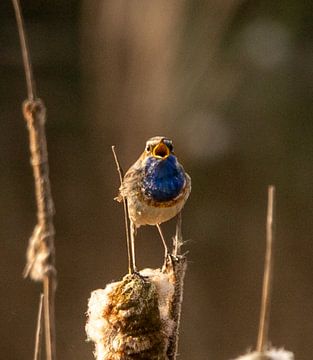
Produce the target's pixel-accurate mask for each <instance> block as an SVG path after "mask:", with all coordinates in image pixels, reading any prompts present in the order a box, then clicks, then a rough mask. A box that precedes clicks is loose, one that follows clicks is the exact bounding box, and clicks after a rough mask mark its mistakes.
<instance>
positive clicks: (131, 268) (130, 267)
mask: <svg viewBox="0 0 313 360" xmlns="http://www.w3.org/2000/svg"><path fill="white" fill-rule="evenodd" d="M112 153H113V156H114V161H115V164H116V169H117V172H118V175H119V179H120V185H122V182H123V170H122V168H121V165H120V162H119V161H118V157H117V154H116V151H115V146H114V145H113V146H112ZM122 201H123V209H124V221H125V232H126V244H127V257H128V273H129V274H133V273H134V272H135V264H134V258H133V256H132V254H131V244H130V235H129V226H128V207H127V199H126V198H125V197H123V198H122Z"/></svg>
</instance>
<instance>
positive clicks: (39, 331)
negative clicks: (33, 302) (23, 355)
mask: <svg viewBox="0 0 313 360" xmlns="http://www.w3.org/2000/svg"><path fill="white" fill-rule="evenodd" d="M43 298H44V296H43V294H40V299H39V307H38V318H37V328H36V338H35V351H34V360H39V359H40V355H41V336H42V304H43Z"/></svg>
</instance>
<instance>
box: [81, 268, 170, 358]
mask: <svg viewBox="0 0 313 360" xmlns="http://www.w3.org/2000/svg"><path fill="white" fill-rule="evenodd" d="M173 294H174V286H173V284H171V283H170V282H169V278H168V275H167V274H164V273H162V272H161V271H160V270H159V269H157V270H150V269H147V270H144V271H143V272H142V273H141V274H140V275H138V274H132V275H126V276H125V277H124V278H123V280H122V281H120V282H115V283H111V284H109V285H107V286H106V288H105V289H99V290H96V291H94V292H92V294H91V298H90V299H89V304H88V321H87V325H86V332H87V336H88V339H89V340H92V341H93V342H94V343H95V357H96V359H97V360H131V359H138V360H139V359H151V360H167V355H166V351H167V347H168V341H169V337H170V336H171V335H172V330H173V321H172V320H171V319H170V318H169V303H170V301H171V298H172V296H173Z"/></svg>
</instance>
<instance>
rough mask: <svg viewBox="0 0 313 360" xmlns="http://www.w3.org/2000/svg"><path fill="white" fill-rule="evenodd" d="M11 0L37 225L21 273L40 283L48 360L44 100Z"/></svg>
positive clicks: (51, 341)
mask: <svg viewBox="0 0 313 360" xmlns="http://www.w3.org/2000/svg"><path fill="white" fill-rule="evenodd" d="M12 3H13V7H14V10H15V15H16V22H17V27H18V32H19V37H20V44H21V50H22V56H23V62H24V69H25V76H26V84H27V93H28V99H27V100H26V101H25V102H24V103H23V115H24V118H25V120H26V123H27V128H28V132H29V147H30V152H31V165H32V168H33V175H34V182H35V192H36V202H37V225H36V226H35V229H34V231H33V234H32V236H31V238H30V240H29V245H28V249H27V264H26V268H25V271H24V275H25V276H28V275H29V276H30V278H31V279H33V280H35V281H41V282H42V283H43V293H44V305H43V307H44V321H45V339H46V358H47V360H55V359H56V349H55V348H56V347H55V319H54V296H55V289H56V269H55V251H54V225H53V215H54V205H53V200H52V195H51V189H50V179H49V164H48V151H47V141H46V133H45V122H46V108H45V105H44V103H43V101H41V100H40V99H38V98H37V97H36V92H35V82H34V78H33V72H32V66H31V61H30V56H29V51H28V47H27V39H26V34H25V30H24V24H23V16H22V12H21V7H20V3H19V0H12Z"/></svg>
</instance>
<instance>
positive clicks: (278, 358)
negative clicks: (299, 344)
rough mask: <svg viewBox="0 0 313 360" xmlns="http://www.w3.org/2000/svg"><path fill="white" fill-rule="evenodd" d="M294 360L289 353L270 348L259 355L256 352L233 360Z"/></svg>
mask: <svg viewBox="0 0 313 360" xmlns="http://www.w3.org/2000/svg"><path fill="white" fill-rule="evenodd" d="M265 359H266V360H294V355H293V353H292V352H290V351H286V350H284V349H275V348H271V349H269V350H267V351H265V353H264V354H261V353H259V352H257V351H255V352H252V353H249V354H246V355H243V356H240V357H238V358H236V359H235V360H265Z"/></svg>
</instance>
